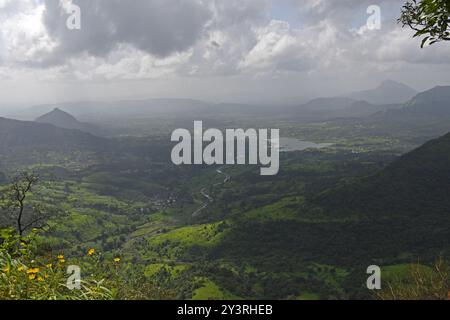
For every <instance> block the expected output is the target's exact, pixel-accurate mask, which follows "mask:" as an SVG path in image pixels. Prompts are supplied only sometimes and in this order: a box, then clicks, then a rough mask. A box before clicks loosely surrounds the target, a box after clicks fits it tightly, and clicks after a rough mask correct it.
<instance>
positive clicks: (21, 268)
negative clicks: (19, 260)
mask: <svg viewBox="0 0 450 320" xmlns="http://www.w3.org/2000/svg"><path fill="white" fill-rule="evenodd" d="M23 270H25V267H24V266H19V267H18V268H17V271H19V272H22V271H23Z"/></svg>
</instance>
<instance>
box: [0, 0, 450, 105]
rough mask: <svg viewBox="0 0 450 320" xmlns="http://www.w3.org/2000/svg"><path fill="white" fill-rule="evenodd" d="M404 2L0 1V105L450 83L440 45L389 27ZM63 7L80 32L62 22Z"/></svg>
mask: <svg viewBox="0 0 450 320" xmlns="http://www.w3.org/2000/svg"><path fill="white" fill-rule="evenodd" d="M405 1H406V0H378V1H377V0H73V1H70V0H65V1H59V0H0V88H1V91H0V93H1V94H0V103H1V104H2V105H3V106H10V105H13V104H19V103H20V104H31V105H32V104H38V103H54V102H61V101H72V100H117V99H143V98H152V97H159V98H160V97H177V98H180V97H184V98H197V99H205V100H209V101H215V102H223V101H227V102H252V103H256V102H258V103H280V104H285V103H295V102H297V101H299V102H301V101H304V100H306V99H308V98H312V97H315V96H331V95H338V94H343V93H346V92H350V91H355V90H360V89H366V88H370V87H373V86H375V85H377V84H378V83H379V82H381V81H382V80H385V79H393V80H398V81H402V82H404V83H406V84H408V85H411V86H413V87H415V88H416V89H419V90H421V89H426V88H429V87H432V86H434V85H437V84H450V44H446V43H443V44H439V45H437V46H434V47H429V48H426V49H420V48H419V41H418V40H412V39H411V32H409V31H408V30H406V29H402V28H401V26H399V25H398V24H397V23H396V19H397V18H398V16H399V12H400V7H401V5H402V4H403V3H404V2H405ZM71 2H73V4H76V5H78V6H79V7H80V8H81V29H80V30H70V29H68V28H67V25H66V22H67V20H68V18H69V17H70V7H71ZM371 5H378V6H379V7H380V8H381V29H380V30H369V28H368V27H367V19H368V18H369V14H368V13H367V8H368V7H369V6H371ZM0 108H1V106H0Z"/></svg>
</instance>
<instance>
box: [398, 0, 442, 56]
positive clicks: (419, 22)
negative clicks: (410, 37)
mask: <svg viewBox="0 0 450 320" xmlns="http://www.w3.org/2000/svg"><path fill="white" fill-rule="evenodd" d="M449 17H450V0H421V1H417V0H412V1H408V2H407V3H406V4H405V5H404V6H403V8H402V14H401V16H400V18H399V19H398V22H399V23H401V24H402V25H403V27H405V26H408V27H409V28H411V29H412V30H414V31H415V34H414V37H422V36H424V38H423V39H422V44H421V47H422V48H423V47H424V46H425V45H426V44H429V45H432V44H434V43H436V42H440V41H449V40H450V29H449V23H450V18H449Z"/></svg>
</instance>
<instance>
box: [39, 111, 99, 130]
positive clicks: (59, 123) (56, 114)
mask: <svg viewBox="0 0 450 320" xmlns="http://www.w3.org/2000/svg"><path fill="white" fill-rule="evenodd" d="M35 122H38V123H46V124H52V125H54V126H56V127H60V128H64V129H76V130H80V131H84V132H89V133H92V134H100V129H99V128H97V127H96V126H94V125H91V124H89V123H84V122H80V121H78V120H77V119H76V118H75V117H74V116H72V115H71V114H69V113H67V112H65V111H63V110H61V109H59V108H55V109H53V111H50V112H49V113H46V114H44V115H42V116H40V117H39V118H37V119H36V120H35Z"/></svg>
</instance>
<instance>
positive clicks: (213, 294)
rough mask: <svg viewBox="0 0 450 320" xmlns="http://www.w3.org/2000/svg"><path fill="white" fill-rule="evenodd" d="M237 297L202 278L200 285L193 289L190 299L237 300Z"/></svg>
mask: <svg viewBox="0 0 450 320" xmlns="http://www.w3.org/2000/svg"><path fill="white" fill-rule="evenodd" d="M237 299H239V297H237V296H235V295H233V294H231V293H229V292H226V291H224V290H222V289H221V288H220V287H219V286H218V285H217V284H216V283H214V282H212V281H211V280H209V279H203V280H202V287H201V288H199V289H197V290H195V291H194V293H193V296H192V300H237Z"/></svg>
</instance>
